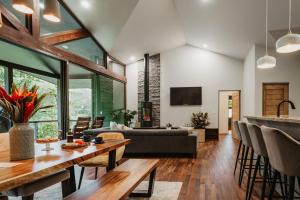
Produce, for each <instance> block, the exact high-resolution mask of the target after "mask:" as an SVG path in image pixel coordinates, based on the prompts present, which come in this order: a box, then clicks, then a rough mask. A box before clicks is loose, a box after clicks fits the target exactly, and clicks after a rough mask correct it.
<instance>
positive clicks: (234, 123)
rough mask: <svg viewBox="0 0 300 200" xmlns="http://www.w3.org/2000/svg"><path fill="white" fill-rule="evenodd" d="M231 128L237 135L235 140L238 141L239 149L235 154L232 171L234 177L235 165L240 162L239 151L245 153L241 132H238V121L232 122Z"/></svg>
mask: <svg viewBox="0 0 300 200" xmlns="http://www.w3.org/2000/svg"><path fill="white" fill-rule="evenodd" d="M233 127H234V129H235V132H236V133H237V139H238V140H239V149H238V152H237V155H236V160H235V166H234V171H233V175H235V171H236V168H237V164H238V162H239V161H240V160H241V158H240V154H241V151H245V150H244V149H245V145H243V142H242V136H241V132H240V129H239V122H238V121H234V122H233ZM242 149H243V150H242Z"/></svg>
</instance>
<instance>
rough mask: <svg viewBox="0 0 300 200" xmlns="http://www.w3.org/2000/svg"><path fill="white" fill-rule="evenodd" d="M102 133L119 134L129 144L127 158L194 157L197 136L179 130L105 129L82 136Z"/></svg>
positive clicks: (85, 132) (93, 130)
mask: <svg viewBox="0 0 300 200" xmlns="http://www.w3.org/2000/svg"><path fill="white" fill-rule="evenodd" d="M104 132H121V133H123V134H124V136H125V138H126V139H131V143H130V144H129V145H128V146H127V147H126V150H125V155H127V156H135V155H136V156H139V155H141V156H145V155H147V156H151V155H154V156H155V155H158V154H160V155H176V156H186V155H189V156H194V157H195V156H196V154H197V135H196V134H189V132H188V131H187V130H180V129H174V130H173V129H172V130H166V129H133V130H109V129H105V128H100V129H91V130H86V131H84V135H91V136H93V137H95V136H96V135H98V134H100V133H104Z"/></svg>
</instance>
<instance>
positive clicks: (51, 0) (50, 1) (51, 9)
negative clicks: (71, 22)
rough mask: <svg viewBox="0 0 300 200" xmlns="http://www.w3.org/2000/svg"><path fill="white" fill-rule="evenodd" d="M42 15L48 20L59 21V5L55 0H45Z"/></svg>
mask: <svg viewBox="0 0 300 200" xmlns="http://www.w3.org/2000/svg"><path fill="white" fill-rule="evenodd" d="M43 17H44V18H45V19H46V20H48V21H50V22H56V23H57V22H60V21H61V15H60V7H59V3H58V2H57V0H45V9H44V14H43Z"/></svg>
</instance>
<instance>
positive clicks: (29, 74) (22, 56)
mask: <svg viewBox="0 0 300 200" xmlns="http://www.w3.org/2000/svg"><path fill="white" fill-rule="evenodd" d="M12 52H13V53H12ZM0 60H1V62H0V63H1V64H2V65H1V66H0V85H1V86H4V88H5V89H6V90H7V91H8V89H9V83H14V84H15V85H17V86H18V87H19V86H23V85H24V83H26V84H27V85H28V86H29V87H32V86H33V85H37V86H38V87H39V93H47V94H48V96H47V98H46V99H45V100H44V102H43V103H44V105H51V106H53V107H52V108H49V109H47V110H41V111H39V112H38V113H37V114H36V115H35V116H33V117H32V118H31V119H30V124H31V125H32V127H34V130H35V135H36V137H47V136H58V130H59V129H60V127H59V125H58V123H59V122H58V119H59V112H58V110H59V108H58V105H59V103H58V102H59V98H58V91H59V84H58V83H59V81H60V67H61V63H60V61H59V60H56V59H54V58H51V57H49V56H46V55H44V54H40V53H37V52H34V51H31V50H28V49H25V48H22V47H19V46H16V45H13V44H10V43H7V42H4V41H0ZM8 72H10V73H11V75H12V76H11V77H12V80H9V76H8ZM8 92H10V91H8ZM1 116H2V117H1V120H0V121H1V123H2V126H1V127H2V128H0V132H7V131H8V129H9V127H10V125H11V122H10V121H8V120H7V119H6V118H4V116H3V115H1ZM3 127H4V128H3Z"/></svg>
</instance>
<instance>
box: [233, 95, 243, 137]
mask: <svg viewBox="0 0 300 200" xmlns="http://www.w3.org/2000/svg"><path fill="white" fill-rule="evenodd" d="M240 96H241V95H240V92H239V91H236V92H234V93H233V94H232V120H231V123H232V124H231V127H233V128H232V137H233V138H236V139H238V137H237V133H236V131H235V129H234V126H233V122H235V121H239V120H240V119H241V112H240V109H241V101H240V98H241V97H240Z"/></svg>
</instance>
